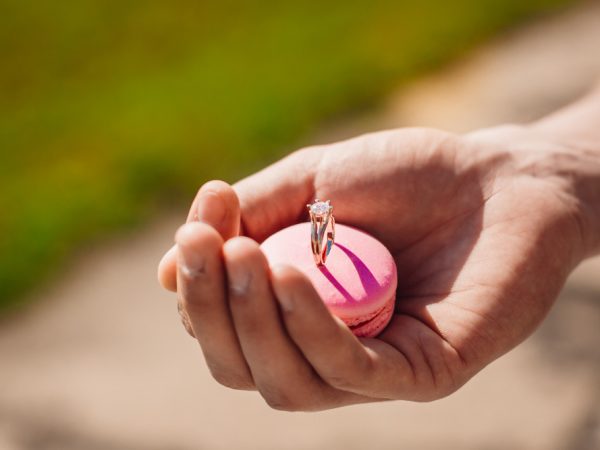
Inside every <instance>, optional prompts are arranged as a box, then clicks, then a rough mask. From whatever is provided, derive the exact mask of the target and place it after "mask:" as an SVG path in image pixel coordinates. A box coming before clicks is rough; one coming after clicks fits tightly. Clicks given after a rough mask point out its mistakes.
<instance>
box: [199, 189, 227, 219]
mask: <svg viewBox="0 0 600 450" xmlns="http://www.w3.org/2000/svg"><path fill="white" fill-rule="evenodd" d="M226 214H227V211H226V209H225V205H224V204H223V201H222V200H221V198H220V197H219V196H218V195H217V194H215V193H214V192H210V191H209V192H205V193H203V194H200V197H199V198H198V206H197V207H196V215H197V217H198V221H199V222H204V223H207V224H208V225H211V226H213V227H218V226H219V225H221V223H223V220H225V215H226Z"/></svg>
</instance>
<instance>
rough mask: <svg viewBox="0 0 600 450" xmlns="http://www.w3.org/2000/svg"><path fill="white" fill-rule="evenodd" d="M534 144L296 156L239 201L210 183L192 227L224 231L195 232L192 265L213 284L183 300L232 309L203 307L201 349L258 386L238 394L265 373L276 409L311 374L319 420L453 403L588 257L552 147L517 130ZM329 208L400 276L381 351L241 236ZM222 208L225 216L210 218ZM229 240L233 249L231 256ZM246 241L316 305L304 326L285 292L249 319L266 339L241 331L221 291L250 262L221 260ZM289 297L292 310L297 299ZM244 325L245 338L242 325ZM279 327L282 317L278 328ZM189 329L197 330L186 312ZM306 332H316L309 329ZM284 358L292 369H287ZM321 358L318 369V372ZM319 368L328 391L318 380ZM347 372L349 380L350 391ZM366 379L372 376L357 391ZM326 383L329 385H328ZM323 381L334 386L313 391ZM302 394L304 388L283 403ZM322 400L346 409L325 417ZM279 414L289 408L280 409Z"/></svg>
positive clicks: (278, 284)
mask: <svg viewBox="0 0 600 450" xmlns="http://www.w3.org/2000/svg"><path fill="white" fill-rule="evenodd" d="M529 132H530V131H523V130H521V131H518V130H517V131H515V129H505V128H500V129H495V130H488V131H484V132H479V133H478V134H476V135H475V136H473V135H471V136H467V137H458V136H454V135H450V134H447V133H442V132H437V131H433V130H400V131H393V132H383V133H376V134H372V135H367V136H363V137H359V138H356V139H353V140H350V141H346V142H341V143H338V144H333V145H329V146H325V147H314V148H309V149H305V150H301V151H299V152H295V153H293V154H292V155H290V156H289V157H288V158H285V159H283V160H281V161H279V162H278V163H276V164H274V165H272V166H270V167H268V168H266V169H265V170H263V171H261V172H258V173H257V174H254V175H252V176H251V177H249V178H246V179H245V180H242V181H241V182H239V183H237V184H236V185H234V186H233V188H234V189H233V190H232V189H231V188H230V187H229V186H227V185H226V184H224V183H220V182H213V183H207V185H205V186H204V187H203V189H201V191H200V194H199V196H198V198H197V199H196V201H195V202H194V205H193V207H192V210H191V213H190V219H191V218H193V217H195V216H197V217H198V218H200V219H201V220H202V221H204V222H206V223H209V224H210V225H212V227H214V228H211V227H209V230H212V231H209V230H207V229H206V228H202V227H200V228H198V227H193V226H192V227H187V228H186V230H187V231H186V233H188V244H184V247H183V248H185V245H190V244H189V242H190V241H189V239H190V236H195V238H194V239H195V240H194V241H193V242H196V243H197V245H196V246H195V247H194V248H193V251H192V247H190V249H189V250H188V252H190V253H189V254H190V255H196V254H201V255H203V257H204V258H208V259H210V258H212V261H213V265H214V267H213V269H212V270H213V276H212V277H204V278H202V279H203V280H204V283H205V286H204V287H203V288H202V289H201V290H204V291H205V293H204V294H203V295H201V294H197V295H191V294H190V292H191V291H193V290H194V289H195V290H196V291H198V287H196V288H193V287H191V286H193V285H194V283H195V282H196V281H197V280H196V281H195V279H194V278H186V276H187V275H185V274H186V273H187V274H189V273H195V272H189V271H187V272H183V275H182V272H181V271H180V278H181V279H182V281H185V282H186V283H187V284H185V283H184V285H183V286H182V287H181V292H182V297H187V300H186V302H187V303H186V304H188V305H193V304H194V302H198V301H200V300H201V299H202V298H205V300H206V299H208V300H210V299H212V301H210V302H209V303H206V304H205V306H204V307H208V306H207V305H212V306H210V307H211V308H212V307H214V308H217V309H219V308H220V310H219V311H220V312H219V313H218V314H217V317H220V322H219V321H215V320H212V319H209V318H210V317H212V316H211V313H209V314H207V313H206V312H203V311H200V310H197V311H195V312H194V313H193V314H190V317H191V321H192V322H194V321H196V326H195V327H194V330H200V331H201V335H199V336H196V337H197V338H198V340H199V342H200V343H201V345H202V347H203V350H204V352H205V357H206V359H207V362H208V363H209V366H210V365H211V364H215V367H217V369H218V371H219V372H220V373H221V374H224V375H225V376H224V379H225V382H222V383H223V384H226V385H232V383H231V382H230V380H231V374H237V375H236V378H237V379H243V380H245V381H243V382H240V383H237V384H236V385H238V386H241V387H243V388H247V387H251V386H253V383H254V382H253V381H252V380H251V376H250V374H249V372H248V370H249V369H248V365H250V367H251V368H253V369H254V370H255V371H256V372H257V373H259V374H258V375H257V374H256V373H253V374H252V375H256V376H258V381H257V382H256V384H257V385H260V386H259V390H260V387H261V386H262V387H266V389H265V392H263V391H262V390H261V393H263V396H265V398H268V397H273V395H274V393H275V394H277V390H275V391H274V390H273V389H274V386H275V387H277V386H278V384H277V383H276V382H274V381H273V380H272V378H273V377H272V375H273V374H274V373H277V370H280V371H282V372H285V373H286V374H287V375H286V376H284V377H283V379H287V378H288V376H289V374H288V369H289V368H290V367H300V366H303V367H304V369H298V370H297V371H296V372H294V373H296V374H304V375H303V376H304V381H301V380H298V383H301V384H303V385H304V386H305V388H306V389H309V386H313V388H311V389H312V394H306V395H304V394H303V392H304V391H303V390H302V389H300V388H298V389H296V390H295V391H294V392H291V393H290V392H288V394H290V395H292V394H293V395H294V396H297V395H300V396H301V397H302V399H304V400H302V401H303V402H304V401H306V399H309V400H310V401H308V406H309V407H310V408H314V407H317V408H323V407H331V405H338V406H339V405H342V404H348V403H354V402H361V401H373V400H376V399H381V398H404V399H417V400H427V399H435V398H439V397H441V396H444V395H447V394H449V393H450V392H452V391H453V390H455V389H456V388H458V387H459V386H460V385H461V384H463V383H464V382H466V381H467V380H468V379H469V378H470V376H472V375H473V374H474V373H476V372H477V371H479V370H480V369H481V368H482V367H484V366H485V365H486V364H487V363H489V362H490V361H491V360H493V359H494V358H496V357H498V356H499V355H501V354H502V353H504V352H506V351H508V350H510V349H511V348H512V347H514V346H515V345H516V344H517V343H518V342H519V341H521V340H522V339H523V338H524V337H525V336H527V335H528V334H529V333H530V332H531V331H532V330H533V329H534V327H535V325H536V324H537V323H538V322H539V321H541V319H542V318H543V316H544V313H545V312H546V311H547V310H548V309H549V307H550V305H551V303H552V301H553V300H554V298H556V295H557V293H558V290H559V289H560V287H561V286H562V283H563V282H564V280H565V278H566V275H567V274H568V272H569V270H570V269H571V268H572V265H573V263H574V262H575V261H576V257H577V255H576V254H575V253H577V251H578V250H580V249H578V248H577V247H576V245H575V244H574V243H577V242H579V239H578V234H577V233H578V232H580V229H579V228H578V225H579V224H578V223H577V222H576V221H575V220H574V219H573V217H574V215H573V210H572V209H569V208H570V207H569V205H571V204H572V199H569V198H568V197H565V194H564V193H563V194H561V192H564V189H562V186H560V185H558V183H557V182H556V181H555V180H554V179H553V178H552V177H549V176H547V175H545V174H546V173H547V172H551V171H547V170H546V169H547V167H546V168H544V166H543V164H541V165H540V161H545V160H548V158H547V157H546V156H543V153H544V151H545V150H549V149H548V148H544V144H540V142H537V141H536V140H535V136H533V137H532V136H529V135H526V136H523V135H520V136H518V139H513V134H514V133H521V134H523V133H529ZM532 139H533V142H534V144H535V145H532V146H528V148H526V149H524V151H522V150H523V149H522V148H518V149H514V148H511V146H512V144H511V142H513V141H514V142H521V143H522V142H526V143H527V142H529V141H530V140H532ZM547 145H550V144H547ZM550 150H552V149H550ZM555 150H556V149H555ZM536 152H537V153H539V152H541V153H542V158H536V155H537V153H536ZM314 198H321V199H330V200H331V201H332V204H333V205H334V208H335V209H334V214H335V216H336V220H337V221H338V222H340V223H345V224H348V225H353V226H356V227H358V228H360V229H363V230H365V231H367V232H369V233H371V234H372V235H374V236H375V237H377V238H378V239H379V240H380V241H381V242H383V243H384V244H385V245H386V246H387V248H388V249H389V250H390V251H391V253H392V254H393V256H394V258H395V261H396V264H397V267H398V279H399V284H398V290H397V300H398V301H397V303H396V305H397V306H396V314H395V315H394V317H393V319H392V321H391V323H390V325H389V326H388V327H387V328H386V330H385V331H384V332H383V333H382V334H381V335H380V336H379V337H378V338H377V339H362V344H363V345H362V346H361V345H360V344H359V343H358V342H356V339H354V338H352V339H349V338H348V336H347V332H348V330H347V329H345V328H344V327H343V326H342V329H344V330H345V331H343V332H342V331H340V330H339V329H338V328H336V326H335V324H333V321H332V320H331V317H330V315H329V314H328V313H327V311H326V310H324V308H323V304H322V302H321V301H320V299H319V298H318V297H315V296H316V295H317V294H316V293H315V292H314V291H313V292H312V294H311V293H310V290H307V287H306V283H308V281H307V280H306V279H303V280H299V279H294V276H293V275H290V274H288V278H285V277H282V275H281V274H279V275H276V276H275V275H274V274H273V273H271V274H268V273H267V272H268V268H264V266H263V265H262V264H263V263H264V255H262V253H261V252H260V250H259V248H258V246H257V245H256V243H255V242H254V243H253V244H249V242H248V241H249V240H246V241H244V238H235V237H234V236H236V235H237V234H238V233H241V234H245V235H247V236H248V237H251V238H252V239H254V240H256V241H259V242H260V241H261V240H263V239H264V238H266V237H267V236H269V235H270V234H272V233H274V232H275V231H277V230H279V229H281V228H283V227H285V226H288V225H291V224H293V223H296V222H298V221H302V220H306V209H305V205H306V203H307V202H310V201H311V200H313V199H314ZM569 200H571V201H569ZM238 202H239V205H238ZM209 204H210V205H212V206H211V207H207V205H209ZM219 205H220V206H221V208H219V207H218V206H219ZM198 208H200V209H202V211H203V213H200V212H198V211H199V209H198ZM213 208H216V209H213ZM218 209H221V211H223V212H224V215H222V216H219V217H217V215H216V214H215V213H214V211H215V210H218ZM207 211H208V213H209V217H207V216H206V215H205V214H206V213H207ZM215 230H216V231H215ZM216 232H218V233H216ZM215 233H216V236H215ZM223 240H229V241H228V242H227V243H226V244H225V246H223ZM231 242H233V246H232V245H229V247H228V248H229V249H231V248H236V246H237V248H238V252H237V259H238V261H239V260H240V258H242V255H245V256H244V257H243V258H242V259H245V260H248V261H250V260H252V261H253V263H252V264H248V265H247V267H248V269H249V270H254V271H255V273H254V274H253V277H254V278H253V279H256V281H257V282H258V280H262V283H263V284H267V283H272V286H271V287H272V288H273V290H274V291H276V290H279V291H280V293H281V292H285V291H286V289H288V290H290V291H289V292H292V291H293V292H297V290H300V291H302V292H304V297H303V299H302V311H303V314H298V315H295V316H293V317H294V318H290V317H288V316H285V317H284V319H285V320H284V322H285V327H286V330H287V331H286V332H285V333H282V332H281V330H282V328H281V326H282V324H281V323H279V321H280V319H281V316H280V315H279V313H277V312H275V311H274V308H275V305H274V299H273V298H270V296H271V295H272V291H271V289H267V290H266V291H265V292H266V294H265V299H263V300H264V303H263V308H266V310H270V313H268V312H266V310H264V311H262V312H261V310H260V308H256V307H253V308H249V309H247V310H245V312H244V313H243V314H244V315H248V314H251V315H252V314H253V315H256V317H254V318H253V319H252V320H250V321H249V322H248V323H250V324H252V323H255V322H256V321H260V323H261V324H262V326H261V327H259V328H257V327H256V326H250V327H246V326H245V325H244V324H246V322H245V320H246V319H244V320H242V319H240V318H239V314H242V313H241V309H240V308H243V307H242V306H241V305H244V304H246V303H247V302H239V301H238V302H231V301H227V292H224V291H223V286H222V285H221V284H220V281H219V280H223V276H224V275H223V272H222V261H221V259H222V258H224V259H225V265H226V266H228V265H230V264H232V261H235V258H234V257H233V255H231V254H229V257H228V256H227V254H226V253H227V252H226V251H225V250H223V249H221V248H220V247H221V246H223V248H224V247H226V246H227V245H228V244H230V243H231ZM250 242H252V241H250ZM207 243H212V244H211V245H208V244H207ZM240 246H242V247H243V251H241V250H240V249H242V247H240ZM211 248H212V249H213V250H212V253H211ZM251 255H253V256H251ZM174 256H175V255H174V253H173V251H171V252H169V254H168V255H167V256H166V257H165V258H164V259H163V262H161V267H160V270H159V272H160V276H161V280H162V282H163V284H164V285H165V286H167V287H169V288H170V289H173V290H175V289H176V288H179V287H178V285H176V283H175V271H176V264H175V259H174ZM228 258H229V259H228ZM232 258H233V259H232ZM238 264H240V263H239V262H238ZM260 267H263V269H260ZM257 271H258V272H257ZM205 272H206V271H205V270H204V269H203V273H205ZM274 276H275V278H273V277H274ZM278 277H280V278H278ZM202 279H201V280H202ZM269 280H270V281H269ZM274 280H278V281H274ZM294 280H296V281H294ZM200 282H202V281H200ZM289 292H288V296H289V295H290V294H289ZM313 294H314V295H313ZM296 295H298V294H296ZM311 295H312V297H311ZM277 297H278V298H279V300H280V301H281V299H284V298H286V295H283V296H281V295H278V296H277ZM215 298H217V299H219V298H220V299H221V300H220V301H215V300H214V299H215ZM288 298H289V297H288ZM311 298H312V299H311ZM257 300H258V299H256V298H255V299H254V302H256V301H257ZM256 304H258V303H255V306H256ZM236 305H237V306H236ZM311 305H312V306H311ZM317 305H318V306H317ZM310 308H313V313H312V314H313V315H312V316H311V313H309V309H310ZM319 308H321V310H323V311H321V310H319ZM317 310H319V311H321V312H317ZM236 311H237V312H236ZM188 312H189V311H188ZM236 314H237V317H238V323H237V324H236V326H235V327H234V326H233V324H232V323H231V318H230V315H233V316H236ZM268 314H271V316H273V317H274V318H275V319H273V320H272V321H271V322H270V321H269V320H265V319H264V317H265V315H268ZM183 316H184V321H185V320H186V314H183ZM305 316H306V317H305ZM308 317H310V320H309V319H308ZM288 319H289V320H288ZM303 320H305V321H306V322H305V323H304V324H303V325H302V326H301V325H299V324H300V322H302V321H303ZM213 322H214V323H213ZM317 322H318V324H317V325H315V324H316V323H317ZM219 323H220V325H218V324H219ZM215 324H217V325H218V326H217V325H215ZM238 325H239V327H238ZM269 326H271V334H269V335H268V336H263V338H262V339H258V340H257V339H254V338H253V337H252V336H250V335H247V333H248V332H251V334H252V333H255V332H256V330H257V329H260V330H266V329H268V327H269ZM234 328H235V330H234ZM190 330H191V329H190ZM244 330H245V331H244ZM328 333H329V334H328ZM344 333H346V335H345V334H344ZM333 335H336V336H337V338H335V339H337V344H336V345H334V346H333V347H332V348H329V347H328V346H325V347H324V346H322V345H321V343H322V342H323V341H324V340H329V341H331V339H332V336H333ZM350 336H351V335H350ZM254 337H255V336H254ZM290 338H291V339H293V341H294V344H291V343H290ZM311 340H312V341H313V343H314V345H313V346H311V345H309V341H311ZM249 342H253V346H254V347H255V348H254V351H253V352H248V353H252V354H253V355H259V357H258V358H253V357H247V356H248V355H244V354H243V352H242V351H241V349H240V343H241V344H242V346H244V345H245V346H247V349H249V347H248V346H249V345H250V344H249ZM273 346H275V347H278V348H279V350H274V348H272V347H273ZM281 346H283V347H286V348H287V349H288V350H287V353H286V352H282V351H281ZM298 347H299V348H301V349H302V353H303V356H301V357H299V356H298V354H297V351H298ZM341 348H346V349H347V351H348V352H349V353H348V354H349V355H351V356H349V357H347V358H342V359H340V358H336V355H338V356H339V355H340V354H343V352H340V351H339V350H340V349H341ZM266 354H269V355H271V357H270V358H269V359H268V360H266V361H265V360H264V358H263V356H260V355H266ZM285 355H287V356H285ZM294 355H295V356H294ZM373 355H375V356H373ZM286 358H287V359H286ZM334 360H335V361H334ZM269 361H282V362H281V365H280V367H279V368H278V369H275V368H273V367H271V366H270V365H269V364H268V362H269ZM285 361H288V362H287V364H286V363H285ZM307 361H310V362H311V364H313V365H314V366H313V368H310V367H306V364H307ZM360 361H363V363H359V362H360ZM364 361H368V362H366V363H365V362H364ZM365 364H366V365H365ZM223 367H225V368H227V369H228V370H225V371H224V370H223ZM365 368H367V369H365ZM315 371H316V372H318V374H319V376H320V377H322V378H323V379H315V378H314V376H315ZM340 373H343V374H346V377H345V378H340V377H339V374H340ZM352 375H357V378H355V379H354V380H353V379H352ZM264 377H266V378H267V379H268V381H265V379H264ZM275 378H277V377H275ZM280 378H281V377H280ZM308 379H312V381H310V382H308V381H307V380H308ZM323 380H325V382H327V383H329V384H327V385H326V386H325V387H323V384H322V383H323ZM265 383H266V384H265ZM315 383H316V385H320V386H321V387H320V388H319V389H314V386H315ZM277 389H281V386H279V387H277ZM287 389H289V386H288V387H286V388H285V389H284V391H285V390H287ZM311 389H309V391H310V390H311ZM332 389H333V391H332ZM307 392H308V391H307ZM324 392H325V393H326V394H323V393H324ZM323 395H325V397H327V396H330V397H333V398H334V400H332V399H331V398H330V399H329V400H328V401H329V403H327V402H326V403H325V404H323V401H324V400H323ZM356 395H358V397H357V396H356ZM268 401H269V400H268ZM277 401H278V395H275V401H274V403H277ZM301 403H302V402H301ZM303 408H304V406H301V409H303Z"/></svg>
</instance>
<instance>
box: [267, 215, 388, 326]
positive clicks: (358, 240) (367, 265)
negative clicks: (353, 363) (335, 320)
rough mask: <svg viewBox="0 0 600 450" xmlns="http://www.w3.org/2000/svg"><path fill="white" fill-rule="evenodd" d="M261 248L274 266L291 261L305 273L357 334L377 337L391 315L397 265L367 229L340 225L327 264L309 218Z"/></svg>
mask: <svg viewBox="0 0 600 450" xmlns="http://www.w3.org/2000/svg"><path fill="white" fill-rule="evenodd" d="M261 248H262V250H263V252H264V253H265V255H266V257H267V259H268V261H269V264H270V265H277V264H287V265H291V266H293V267H296V268H297V269H299V270H300V271H302V272H303V273H305V274H306V275H307V276H308V278H309V279H310V280H311V281H312V283H313V285H314V287H315V289H316V290H317V292H318V293H319V295H320V296H321V298H322V299H323V301H324V302H325V304H326V305H327V307H328V308H329V310H330V311H331V312H332V313H333V314H334V315H336V316H337V317H339V318H340V319H342V320H343V321H344V323H345V324H346V325H348V327H350V329H351V330H352V332H353V333H354V334H355V335H356V336H361V337H374V336H377V335H378V334H379V333H380V332H381V331H382V330H383V329H384V328H385V327H386V326H387V324H388V323H389V321H390V319H391V318H392V314H393V312H394V303H395V299H396V287H397V283H398V279H397V272H396V264H395V263H394V259H393V258H392V255H391V254H390V252H389V251H388V249H387V248H385V246H384V245H383V244H382V243H381V242H379V241H378V240H377V239H375V238H374V237H372V236H370V235H368V234H367V233H365V232H363V231H360V230H357V229H356V228H352V227H349V226H344V225H340V224H337V225H336V227H335V244H334V246H333V248H332V249H331V253H330V254H329V256H328V258H327V263H326V265H324V266H317V265H316V264H315V261H314V259H313V255H312V252H311V248H310V223H308V222H306V223H299V224H297V225H292V226H291V227H288V228H285V229H283V230H281V231H278V232H277V233H275V234H273V235H272V236H270V237H269V238H267V239H266V240H265V241H264V242H263V243H262V244H261Z"/></svg>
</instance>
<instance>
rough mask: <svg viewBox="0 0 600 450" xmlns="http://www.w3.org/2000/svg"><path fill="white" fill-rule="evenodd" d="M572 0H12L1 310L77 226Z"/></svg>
mask: <svg viewBox="0 0 600 450" xmlns="http://www.w3.org/2000/svg"><path fill="white" fill-rule="evenodd" d="M566 3H569V0H537V1H528V2H523V1H520V0H493V1H492V0H487V1H485V0H484V1H482V0H455V1H452V2H447V1H443V0H432V1H420V2H407V1H399V0H393V1H392V0H390V1H386V0H371V1H369V2H366V1H365V2H348V1H340V0H333V1H329V2H323V1H318V2H317V1H302V2H287V1H281V2H268V1H261V2H243V1H237V2H231V1H219V2H216V1H213V2H198V1H192V0H171V1H169V2H166V1H162V2H160V1H153V2H150V1H144V2H142V1H131V0H118V1H117V0H63V1H61V2H50V1H30V0H0V57H1V60H0V61H1V63H0V64H1V68H0V310H2V309H8V308H10V307H14V306H16V305H18V304H19V303H20V302H22V299H23V298H24V297H23V294H24V293H25V292H27V290H28V289H30V288H32V287H33V286H35V285H36V284H37V283H38V282H39V281H40V280H43V279H45V278H47V276H48V275H49V274H51V273H52V272H54V271H55V270H56V268H57V267H60V265H61V263H63V262H64V261H65V259H66V258H67V257H68V255H69V254H71V253H72V252H73V250H74V249H76V248H77V246H78V245H80V244H81V243H83V242H86V241H88V240H90V239H92V238H96V237H98V236H101V235H102V234H103V233H107V232H109V231H112V230H116V229H119V228H121V227H125V226H130V225H132V224H135V223H139V222H140V220H143V219H145V218H148V217H150V216H151V215H153V214H157V213H160V211H161V208H164V207H165V206H166V205H170V204H172V203H174V202H175V203H187V202H189V201H190V199H191V197H192V195H193V192H194V191H195V190H196V188H197V187H198V186H199V185H200V184H201V183H202V182H203V181H205V180H207V179H210V178H216V177H219V178H224V179H228V180H234V179H235V178H237V177H239V176H242V175H244V174H247V173H249V172H250V171H252V170H253V169H256V168H257V167H258V166H259V165H261V164H263V163H265V162H266V161H269V160H271V159H273V158H275V157H276V156H277V155H278V154H281V152H283V151H284V150H286V149H291V148H292V146H293V145H294V143H296V142H298V141H299V139H301V137H302V136H303V135H306V134H307V133H308V132H310V131H311V130H313V129H314V128H315V127H316V126H317V125H318V124H319V123H321V122H322V121H323V120H325V119H327V118H331V117H333V116H335V115H339V114H342V113H343V112H345V111H348V110H351V109H357V108H361V107H365V106H367V105H371V104H373V103H374V102H376V101H377V100H378V99H379V98H381V97H382V96H383V95H385V93H386V92H388V91H389V90H390V88H391V87H393V86H397V85H398V83H400V82H403V81H405V80H407V79H409V78H411V77H414V76H416V75H418V74H419V73H422V72H424V71H426V70H429V69H431V68H433V67H436V66H438V65H439V64H441V63H443V62H444V61H447V60H449V59H450V58H452V57H454V56H456V55H458V54H460V53H461V52H463V51H464V50H465V49H467V48H469V47H471V46H473V45H476V44H477V43H479V42H481V40H482V39H483V38H485V37H487V36H490V35H492V34H493V33H496V32H497V31H498V30H500V29H502V28H504V27H506V26H508V25H511V24H514V23H516V22H518V21H520V20H523V19H525V18H527V17H530V16H531V15H532V14H535V13H540V12H546V11H552V10H554V9H556V8H559V7H561V6H562V5H563V4H566ZM149 282H152V281H151V280H149Z"/></svg>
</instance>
